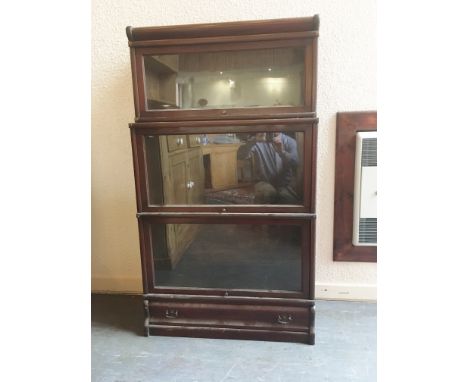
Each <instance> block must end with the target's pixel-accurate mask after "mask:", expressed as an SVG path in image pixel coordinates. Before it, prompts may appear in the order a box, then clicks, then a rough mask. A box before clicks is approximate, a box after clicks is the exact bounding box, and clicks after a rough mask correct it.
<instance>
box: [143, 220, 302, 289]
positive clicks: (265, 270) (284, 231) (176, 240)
mask: <svg viewBox="0 0 468 382" xmlns="http://www.w3.org/2000/svg"><path fill="white" fill-rule="evenodd" d="M151 234H152V238H151V239H152V240H151V242H152V255H153V260H154V269H155V285H156V286H175V287H195V288H222V289H266V290H289V291H299V290H301V281H300V280H301V227H300V226H296V225H281V226H280V225H253V224H218V225H211V224H167V225H166V224H152V226H151Z"/></svg>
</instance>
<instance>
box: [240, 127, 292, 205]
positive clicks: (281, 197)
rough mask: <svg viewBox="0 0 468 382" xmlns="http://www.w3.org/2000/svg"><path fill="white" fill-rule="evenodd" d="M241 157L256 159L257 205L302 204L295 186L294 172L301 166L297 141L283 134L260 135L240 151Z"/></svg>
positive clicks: (254, 161) (254, 160)
mask: <svg viewBox="0 0 468 382" xmlns="http://www.w3.org/2000/svg"><path fill="white" fill-rule="evenodd" d="M238 158H239V159H248V158H253V163H254V181H255V182H256V184H255V203H257V204H272V203H277V204H297V203H298V202H299V198H298V196H297V193H296V191H295V187H294V186H293V184H294V180H293V175H294V172H293V171H294V169H295V168H296V167H297V166H298V164H299V158H298V155H297V144H296V140H295V139H293V138H291V137H289V136H287V135H285V134H283V133H257V134H256V135H255V138H254V139H252V140H249V141H248V142H247V143H246V144H245V145H243V146H241V147H240V148H239V151H238Z"/></svg>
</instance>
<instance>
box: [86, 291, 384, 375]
mask: <svg viewBox="0 0 468 382" xmlns="http://www.w3.org/2000/svg"><path fill="white" fill-rule="evenodd" d="M142 326H143V308H142V298H141V296H122V295H93V296H92V381H94V382H143V381H152V382H196V381H197V382H212V381H213V382H225V381H242V382H243V381H246V382H260V381H265V382H280V381H281V382H289V381H291V382H306V381H307V382H310V381H314V382H322V381H332V382H345V381H346V382H348V381H360V382H361V381H362V382H374V381H376V379H377V377H376V304H374V303H366V302H345V301H317V308H316V345H315V346H310V345H304V344H296V343H284V342H264V341H239V340H217V339H216V340H215V339H198V338H182V337H143V329H142Z"/></svg>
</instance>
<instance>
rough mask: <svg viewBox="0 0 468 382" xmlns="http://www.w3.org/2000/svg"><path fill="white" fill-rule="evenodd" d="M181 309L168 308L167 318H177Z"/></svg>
mask: <svg viewBox="0 0 468 382" xmlns="http://www.w3.org/2000/svg"><path fill="white" fill-rule="evenodd" d="M178 316H179V311H178V310H177V309H166V318H177V317H178Z"/></svg>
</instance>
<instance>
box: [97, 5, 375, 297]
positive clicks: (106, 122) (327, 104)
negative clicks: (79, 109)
mask: <svg viewBox="0 0 468 382" xmlns="http://www.w3.org/2000/svg"><path fill="white" fill-rule="evenodd" d="M316 13H318V14H319V15H320V38H319V64H318V65H319V67H318V103H317V114H318V117H319V118H320V124H319V148H318V177H317V186H318V192H317V213H318V221H317V261H316V281H317V284H318V285H317V297H319V298H320V297H322V298H333V297H336V298H351V299H353V298H370V299H373V298H375V286H376V265H375V264H371V263H341V262H340V263H338V262H333V259H332V255H333V195H334V165H335V161H334V155H335V124H336V112H338V111H358V110H375V109H376V107H377V99H376V98H377V97H376V87H377V84H376V82H377V81H376V3H375V0H342V1H337V0H321V1H305V0H295V1H265V0H255V1H253V0H252V1H245V0H217V1H213V0H198V1H193V0H178V1H173V0H172V1H170V0H156V1H150V0H140V1H135V2H131V1H127V0H112V1H111V0H99V1H96V0H95V1H94V2H93V19H92V20H93V41H92V55H93V62H92V79H93V83H92V108H93V111H92V278H93V279H92V289H93V290H94V291H123V292H141V291H142V288H141V269H140V258H139V244H138V231H137V222H136V218H135V213H136V202H135V189H134V183H133V169H132V157H131V147H130V133H129V129H128V123H129V122H132V121H133V118H134V110H133V100H132V84H131V73H130V60H129V49H128V46H127V37H126V35H125V27H126V26H127V25H131V26H134V27H140V26H153V25H171V24H192V23H204V22H222V21H237V20H254V19H271V18H284V17H303V16H312V15H314V14H316Z"/></svg>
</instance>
